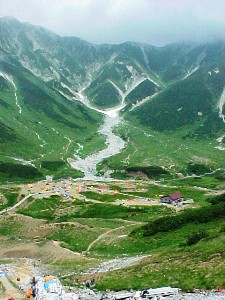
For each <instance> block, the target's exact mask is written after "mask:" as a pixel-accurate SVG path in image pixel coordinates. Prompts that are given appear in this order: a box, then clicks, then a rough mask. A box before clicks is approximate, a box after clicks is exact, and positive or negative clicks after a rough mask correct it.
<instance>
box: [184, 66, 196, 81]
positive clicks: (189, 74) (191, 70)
mask: <svg viewBox="0 0 225 300" xmlns="http://www.w3.org/2000/svg"><path fill="white" fill-rule="evenodd" d="M198 69H199V66H196V67H194V68H192V69H190V70H188V72H187V74H186V75H185V76H184V77H183V79H182V80H184V79H186V78H188V77H189V76H191V75H192V74H193V73H195V72H196V71H197V70H198Z"/></svg>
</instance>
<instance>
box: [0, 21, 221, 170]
mask: <svg viewBox="0 0 225 300" xmlns="http://www.w3.org/2000/svg"><path fill="white" fill-rule="evenodd" d="M224 75H225V42H224V41H217V42H212V43H206V44H201V45H198V44H185V43H180V44H171V45H167V46H164V47H155V46H151V45H147V44H140V43H134V42H126V43H123V44H119V45H107V44H105V45H94V44H91V43H88V42H86V41H83V40H81V39H79V38H75V37H61V36H58V35H56V34H55V33H53V32H51V31H49V30H47V29H45V28H42V27H39V26H34V25H31V24H28V23H21V22H19V21H18V20H16V19H14V18H11V17H5V18H1V19H0V108H1V118H0V128H1V136H0V143H1V153H0V159H1V160H2V161H3V162H5V161H7V162H8V163H11V162H12V161H13V162H15V161H17V162H20V163H21V162H22V163H27V164H29V165H30V166H32V165H33V166H35V167H38V168H41V169H42V172H44V173H46V172H47V173H48V171H49V170H51V168H53V169H54V166H60V168H59V169H60V170H61V171H60V172H61V173H60V174H61V175H62V174H66V173H67V171H68V169H67V167H66V160H67V158H68V157H69V156H71V155H73V154H74V153H75V152H77V153H78V152H79V151H80V149H81V147H83V145H87V147H86V152H85V153H83V155H87V154H88V153H91V152H93V151H95V150H97V149H100V148H102V147H104V141H103V139H102V137H101V136H99V135H98V134H96V131H97V130H98V128H99V126H100V125H101V124H102V122H103V116H102V115H101V114H99V113H97V112H96V111H95V109H97V110H99V109H101V110H102V109H103V110H104V109H109V108H113V107H116V106H118V105H121V104H123V106H124V109H123V111H122V114H123V115H124V118H125V120H126V122H128V123H129V124H135V126H137V127H139V128H141V129H143V128H144V130H147V131H148V130H153V131H156V132H158V133H167V132H168V131H169V132H173V133H174V132H175V131H177V132H181V137H182V139H190V138H195V139H196V138H197V139H203V138H213V139H214V140H215V139H216V138H219V137H221V136H223V134H224V128H225V122H224V121H225V120H224V115H225V105H224V104H225V100H224V99H225V90H224V87H225V76H224ZM53 162H54V163H53ZM62 162H64V163H65V164H63V163H62ZM139 163H143V159H142V158H141V156H140V159H139ZM44 166H45V167H47V169H45V167H44ZM48 168H50V169H48ZM55 168H56V169H57V167H55ZM63 168H64V169H63Z"/></svg>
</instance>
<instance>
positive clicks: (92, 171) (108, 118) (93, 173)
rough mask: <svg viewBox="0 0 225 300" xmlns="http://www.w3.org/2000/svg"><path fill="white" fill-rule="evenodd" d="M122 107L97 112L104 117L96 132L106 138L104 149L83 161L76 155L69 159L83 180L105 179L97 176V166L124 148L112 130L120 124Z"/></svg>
mask: <svg viewBox="0 0 225 300" xmlns="http://www.w3.org/2000/svg"><path fill="white" fill-rule="evenodd" d="M123 107H124V105H121V106H119V107H117V108H115V109H111V110H106V111H99V110H98V111H99V112H101V113H103V114H104V115H105V118H104V124H103V126H102V127H101V128H100V129H99V130H98V132H99V133H100V134H103V135H104V136H105V137H106V142H105V144H106V148H105V149H103V150H101V151H99V152H97V153H93V154H91V155H89V156H87V157H85V158H84V159H82V158H80V157H79V156H78V155H75V156H74V157H75V158H69V159H68V161H69V163H70V165H71V166H72V167H73V168H74V169H77V170H80V171H82V172H83V173H84V177H83V179H85V180H102V179H104V180H105V179H106V177H99V176H97V170H96V167H97V165H98V164H99V163H100V162H101V161H103V160H104V159H105V158H108V157H110V156H113V155H116V154H118V153H120V151H121V150H122V149H123V148H124V147H125V142H124V140H122V139H121V138H120V137H119V136H117V135H115V134H114V133H113V128H114V127H116V126H117V125H119V124H120V123H121V122H122V118H121V116H120V115H119V111H120V110H121V109H122V108H123Z"/></svg>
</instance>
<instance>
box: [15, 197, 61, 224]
mask: <svg viewBox="0 0 225 300" xmlns="http://www.w3.org/2000/svg"><path fill="white" fill-rule="evenodd" d="M61 201H62V199H61V198H60V197H58V196H52V197H51V198H43V199H36V200H34V201H33V202H32V203H31V204H30V203H29V206H28V207H25V208H20V209H19V210H18V213H20V214H24V215H27V216H31V217H33V218H39V219H46V220H54V219H55V215H54V213H55V211H56V210H57V209H59V208H61V207H63V206H65V204H64V205H63V203H61Z"/></svg>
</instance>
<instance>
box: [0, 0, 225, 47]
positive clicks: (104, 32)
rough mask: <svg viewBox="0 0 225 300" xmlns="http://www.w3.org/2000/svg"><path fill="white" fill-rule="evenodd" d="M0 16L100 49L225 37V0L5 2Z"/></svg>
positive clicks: (0, 4)
mask: <svg viewBox="0 0 225 300" xmlns="http://www.w3.org/2000/svg"><path fill="white" fill-rule="evenodd" d="M0 16H1V17H2V16H13V17H15V18H17V19H18V20H20V21H25V22H29V23H32V24H36V25H41V26H44V27H46V28H48V29H50V30H52V31H54V32H56V33H57V34H59V35H62V36H76V37H80V38H81V39H84V40H87V41H89V42H93V43H96V44H100V43H122V42H125V41H136V42H143V43H148V44H152V45H156V46H161V45H165V44H168V43H172V42H178V41H190V40H193V41H197V42H198V41H199V42H204V41H208V40H212V39H221V38H225V0H0Z"/></svg>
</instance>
